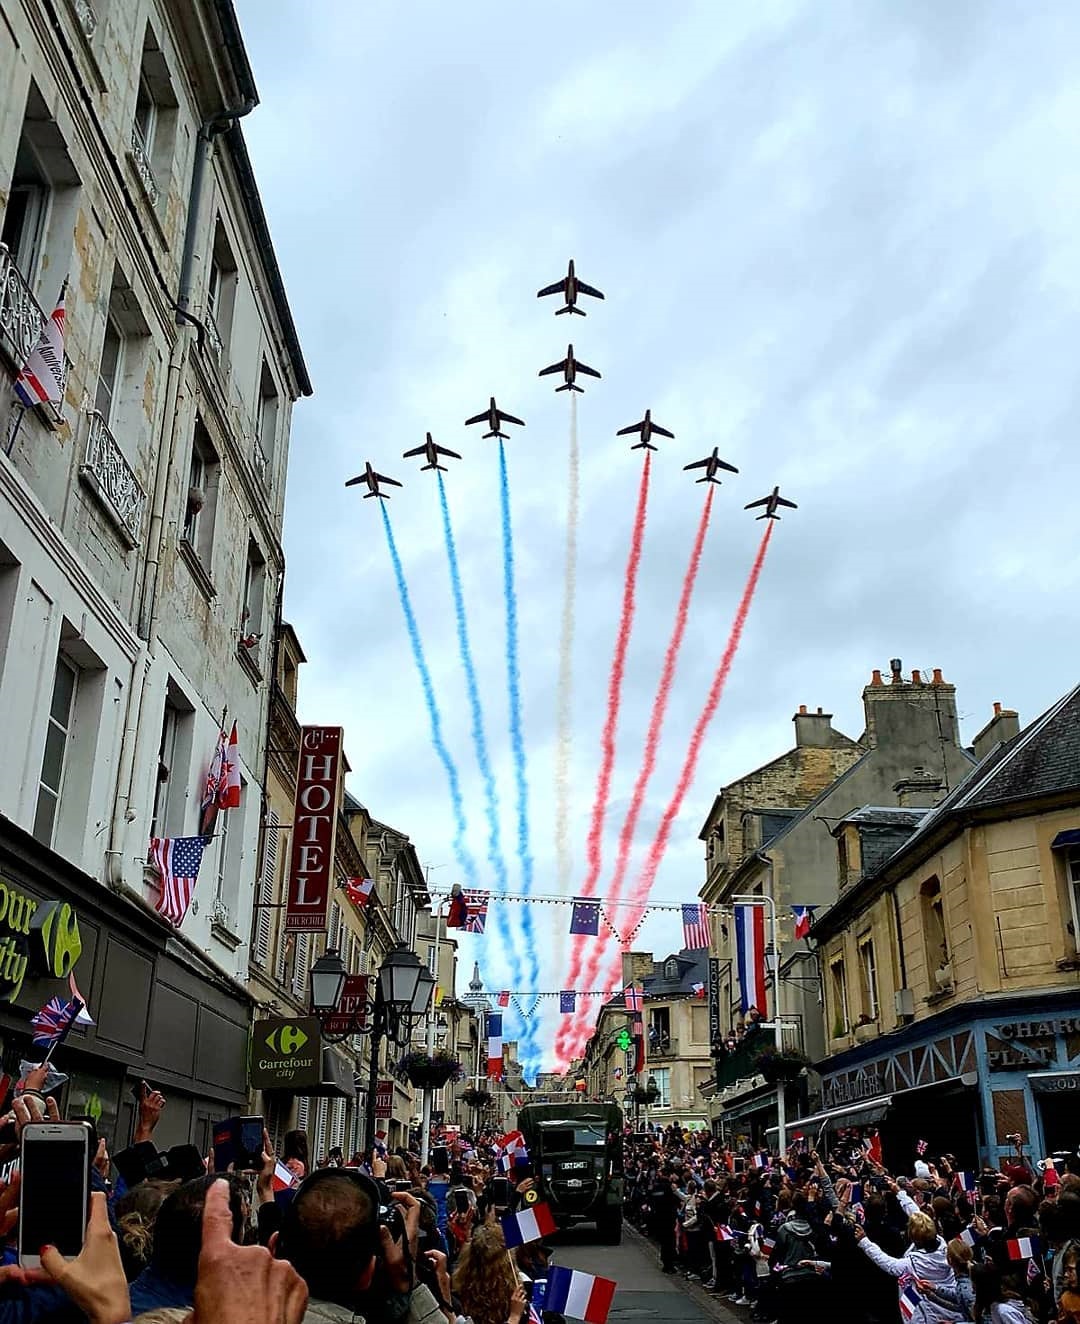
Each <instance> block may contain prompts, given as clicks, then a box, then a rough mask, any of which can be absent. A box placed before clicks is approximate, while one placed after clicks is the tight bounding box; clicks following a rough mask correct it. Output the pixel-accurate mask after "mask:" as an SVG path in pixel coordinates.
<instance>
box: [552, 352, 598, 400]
mask: <svg viewBox="0 0 1080 1324" xmlns="http://www.w3.org/2000/svg"><path fill="white" fill-rule="evenodd" d="M552 372H561V373H562V375H563V376H564V377H565V378H566V380H565V382H564V383H563V385H562V386H556V387H555V390H556V392H559V391H581V392H584V390H585V388H584V386H575V385H574V378H575V377H576V376H577V374H578V373H579V372H583V373H584V374H585V375H586V376H587V377H599V376H600V374H599V373H598V372H597V371H596V369H595V368H590V367H589V366H588V365H587V364H585V363H579V362H578V360H577V359H575V358H574V347H573V345H567V347H566V358H565V359H563V360H562V362H561V363H553V364H552V365H551V367H550V368H541V369H540V372H539V374H538V375H539V376H541V377H546V376H547V375H548V373H552Z"/></svg>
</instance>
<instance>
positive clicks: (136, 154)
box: [131, 120, 161, 207]
mask: <svg viewBox="0 0 1080 1324" xmlns="http://www.w3.org/2000/svg"><path fill="white" fill-rule="evenodd" d="M131 159H132V161H133V163H134V165H135V173H136V174H137V175H138V176H139V179H140V180H141V181H142V186H143V188H144V189H146V195H147V197H148V198H149V199H150V201H151V203H152V204H153V205H154V206H155V207H156V206H157V203H158V198H159V197H160V196H161V190H160V189H159V188H158V182H157V180H156V179H155V178H154V167H153V165H152V164H151V161H150V152H149V149H148V147H147V144H146V139H145V138H144V137H143V132H142V129H141V128H140V127H139V122H138V120H132V122H131Z"/></svg>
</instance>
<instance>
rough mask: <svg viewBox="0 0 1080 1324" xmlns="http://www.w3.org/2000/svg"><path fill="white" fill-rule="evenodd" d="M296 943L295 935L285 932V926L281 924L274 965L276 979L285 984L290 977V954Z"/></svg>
mask: <svg viewBox="0 0 1080 1324" xmlns="http://www.w3.org/2000/svg"><path fill="white" fill-rule="evenodd" d="M293 942H294V935H293V934H291V933H286V932H285V925H284V924H279V925H278V931H277V960H276V962H275V963H274V978H275V979H276V980H277V982H278V983H279V984H284V983H285V982H286V981H287V979H288V975H289V952H290V950H291V945H292V944H293Z"/></svg>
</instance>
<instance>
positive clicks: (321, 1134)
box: [311, 1099, 327, 1163]
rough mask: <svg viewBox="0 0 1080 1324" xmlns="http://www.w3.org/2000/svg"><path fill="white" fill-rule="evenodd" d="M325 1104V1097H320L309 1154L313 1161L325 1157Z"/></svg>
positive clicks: (315, 1161)
mask: <svg viewBox="0 0 1080 1324" xmlns="http://www.w3.org/2000/svg"><path fill="white" fill-rule="evenodd" d="M326 1104H327V1101H326V1099H320V1100H319V1106H318V1107H317V1108H316V1110H315V1147H314V1149H313V1151H312V1154H311V1158H312V1162H314V1163H319V1162H320V1161H321V1160H322V1159H324V1158H325V1157H326V1112H327V1108H326Z"/></svg>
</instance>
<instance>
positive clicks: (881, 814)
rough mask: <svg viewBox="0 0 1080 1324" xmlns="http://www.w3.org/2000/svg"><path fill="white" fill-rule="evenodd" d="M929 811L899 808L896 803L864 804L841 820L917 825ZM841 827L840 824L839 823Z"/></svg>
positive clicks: (846, 821)
mask: <svg viewBox="0 0 1080 1324" xmlns="http://www.w3.org/2000/svg"><path fill="white" fill-rule="evenodd" d="M926 813H927V810H925V809H898V808H897V806H896V805H863V807H862V808H861V809H854V810H852V812H851V813H850V814H848V816H847V818H843V819H841V820H840V822H841V823H874V824H881V825H889V826H895V827H912V828H913V827H916V826H917V825H918V824H919V822H920V821H921V819H922V818H923V816H924V815H925V814H926ZM837 827H839V824H837Z"/></svg>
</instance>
